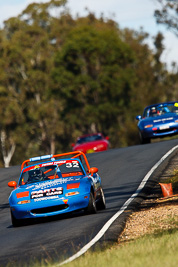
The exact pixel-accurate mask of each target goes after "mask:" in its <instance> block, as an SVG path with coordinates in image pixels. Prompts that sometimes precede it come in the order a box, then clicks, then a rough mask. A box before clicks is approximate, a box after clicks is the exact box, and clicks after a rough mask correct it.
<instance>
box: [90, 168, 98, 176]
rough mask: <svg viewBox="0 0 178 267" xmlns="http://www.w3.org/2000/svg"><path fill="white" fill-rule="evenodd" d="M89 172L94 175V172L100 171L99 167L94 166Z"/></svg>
mask: <svg viewBox="0 0 178 267" xmlns="http://www.w3.org/2000/svg"><path fill="white" fill-rule="evenodd" d="M89 172H90V173H91V175H93V174H94V173H96V172H98V168H96V167H92V168H90V170H89Z"/></svg>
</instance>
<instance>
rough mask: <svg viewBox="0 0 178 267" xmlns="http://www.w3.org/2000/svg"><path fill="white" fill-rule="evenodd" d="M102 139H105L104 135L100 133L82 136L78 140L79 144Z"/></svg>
mask: <svg viewBox="0 0 178 267" xmlns="http://www.w3.org/2000/svg"><path fill="white" fill-rule="evenodd" d="M102 139H103V137H102V135H100V134H95V135H88V136H82V137H79V139H78V140H77V144H82V143H87V142H93V141H98V140H102Z"/></svg>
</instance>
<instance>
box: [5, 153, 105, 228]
mask: <svg viewBox="0 0 178 267" xmlns="http://www.w3.org/2000/svg"><path fill="white" fill-rule="evenodd" d="M97 172H98V169H97V168H96V167H93V168H91V167H90V165H89V163H88V160H87V158H86V155H85V154H84V153H83V152H80V151H74V152H69V153H64V154H57V155H45V156H40V157H34V158H31V159H28V160H26V161H24V162H23V163H22V165H21V175H20V178H19V182H18V184H17V183H16V182H15V181H11V182H9V183H8V186H10V187H13V188H14V190H13V191H12V192H11V194H10V197H9V205H10V211H11V219H12V224H13V225H14V226H20V225H21V224H22V223H23V222H24V219H30V218H40V217H47V216H53V215H59V214H64V213H67V212H72V211H76V210H84V211H85V212H86V213H96V212H97V209H105V197H104V193H103V189H102V186H101V178H100V176H99V175H98V174H97Z"/></svg>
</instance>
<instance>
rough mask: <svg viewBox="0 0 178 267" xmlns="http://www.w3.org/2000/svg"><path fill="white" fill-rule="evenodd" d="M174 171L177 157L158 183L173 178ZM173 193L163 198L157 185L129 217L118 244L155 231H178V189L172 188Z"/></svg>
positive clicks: (177, 165)
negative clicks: (172, 229)
mask: <svg viewBox="0 0 178 267" xmlns="http://www.w3.org/2000/svg"><path fill="white" fill-rule="evenodd" d="M175 169H176V170H178V156H177V155H176V156H175V157H174V158H173V159H172V161H171V162H170V164H169V166H168V167H167V168H166V169H165V170H164V172H163V173H162V175H161V177H160V179H159V181H160V182H163V183H164V181H165V180H166V179H168V177H171V176H173V173H174V170H175ZM173 193H174V195H173V196H171V197H168V198H163V196H162V191H161V188H160V185H159V183H158V185H157V186H156V187H155V188H154V189H153V191H152V194H151V195H150V196H148V198H147V199H146V200H144V201H143V202H142V203H141V205H140V207H139V209H138V210H137V211H136V212H134V213H132V214H131V215H130V217H129V219H128V220H127V222H126V226H125V228H124V231H123V232H122V234H121V235H120V236H119V238H118V243H119V244H123V243H125V242H130V241H132V240H135V239H137V238H140V237H142V236H144V235H146V234H152V233H154V232H155V231H156V230H168V229H171V228H174V229H175V228H176V229H178V188H174V192H173Z"/></svg>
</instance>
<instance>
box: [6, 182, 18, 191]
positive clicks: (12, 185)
mask: <svg viewBox="0 0 178 267" xmlns="http://www.w3.org/2000/svg"><path fill="white" fill-rule="evenodd" d="M8 186H9V187H14V189H16V188H17V183H16V182H15V181H11V182H8Z"/></svg>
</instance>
